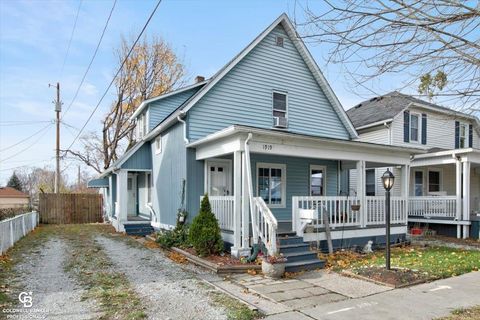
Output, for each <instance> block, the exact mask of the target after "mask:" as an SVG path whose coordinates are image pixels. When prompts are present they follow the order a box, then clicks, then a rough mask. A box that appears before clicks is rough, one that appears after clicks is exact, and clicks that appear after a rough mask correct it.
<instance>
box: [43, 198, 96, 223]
mask: <svg viewBox="0 0 480 320" xmlns="http://www.w3.org/2000/svg"><path fill="white" fill-rule="evenodd" d="M102 209H103V203H102V196H101V195H100V194H86V193H59V194H55V193H41V194H40V205H39V211H40V223H49V224H70V223H94V222H102V221H103V217H102V211H103V210H102Z"/></svg>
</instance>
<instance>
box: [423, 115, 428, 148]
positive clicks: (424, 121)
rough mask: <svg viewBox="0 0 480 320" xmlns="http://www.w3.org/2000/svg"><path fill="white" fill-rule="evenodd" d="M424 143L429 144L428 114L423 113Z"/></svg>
mask: <svg viewBox="0 0 480 320" xmlns="http://www.w3.org/2000/svg"><path fill="white" fill-rule="evenodd" d="M422 144H427V115H426V114H425V113H422Z"/></svg>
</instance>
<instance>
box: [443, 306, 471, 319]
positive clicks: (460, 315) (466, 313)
mask: <svg viewBox="0 0 480 320" xmlns="http://www.w3.org/2000/svg"><path fill="white" fill-rule="evenodd" d="M478 319H480V306H476V307H473V308H467V309H465V308H461V309H457V310H454V311H452V314H451V315H449V316H447V317H444V318H439V319H438V320H478Z"/></svg>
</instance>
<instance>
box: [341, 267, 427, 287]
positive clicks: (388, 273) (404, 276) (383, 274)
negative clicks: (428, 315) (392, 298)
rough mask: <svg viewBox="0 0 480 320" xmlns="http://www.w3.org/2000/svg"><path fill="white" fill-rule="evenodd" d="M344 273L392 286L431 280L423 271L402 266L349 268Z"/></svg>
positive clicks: (409, 284) (405, 285)
mask: <svg viewBox="0 0 480 320" xmlns="http://www.w3.org/2000/svg"><path fill="white" fill-rule="evenodd" d="M345 273H346V274H347V275H349V276H353V277H356V278H360V279H363V280H367V281H372V282H375V283H378V284H383V285H387V286H390V287H394V288H401V287H407V286H411V285H415V284H419V283H424V282H427V281H430V280H432V278H431V277H430V276H428V275H426V274H425V273H423V272H420V271H416V270H410V269H404V268H392V269H390V270H387V269H386V268H385V267H377V266H369V267H361V268H356V269H353V270H349V271H346V272H345Z"/></svg>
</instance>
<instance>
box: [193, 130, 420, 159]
mask: <svg viewBox="0 0 480 320" xmlns="http://www.w3.org/2000/svg"><path fill="white" fill-rule="evenodd" d="M250 133H251V134H253V138H252V140H251V141H252V143H251V147H250V150H251V152H254V153H271V154H279V155H288V156H298V157H308V158H323V159H336V160H364V161H369V162H378V163H389V164H408V163H409V162H410V156H412V155H414V154H423V153H425V152H426V151H425V150H422V149H419V148H408V147H396V146H390V145H382V144H375V143H369V142H360V141H351V140H341V139H334V138H324V137H317V136H310V135H304V134H297V133H291V132H288V131H283V130H274V129H270V130H269V129H261V128H256V127H249V126H243V125H233V126H230V127H228V128H225V129H223V130H220V131H217V132H216V133H213V134H211V135H208V136H206V137H205V138H203V139H200V140H197V141H194V142H191V143H189V144H188V145H187V147H190V148H196V149H197V159H206V158H208V157H210V156H217V155H221V154H228V153H231V152H234V151H243V148H244V145H243V144H244V142H245V140H246V138H247V136H248V134H250ZM261 144H269V145H272V149H270V150H262V146H261ZM316 151H321V154H319V153H318V152H317V153H316Z"/></svg>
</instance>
